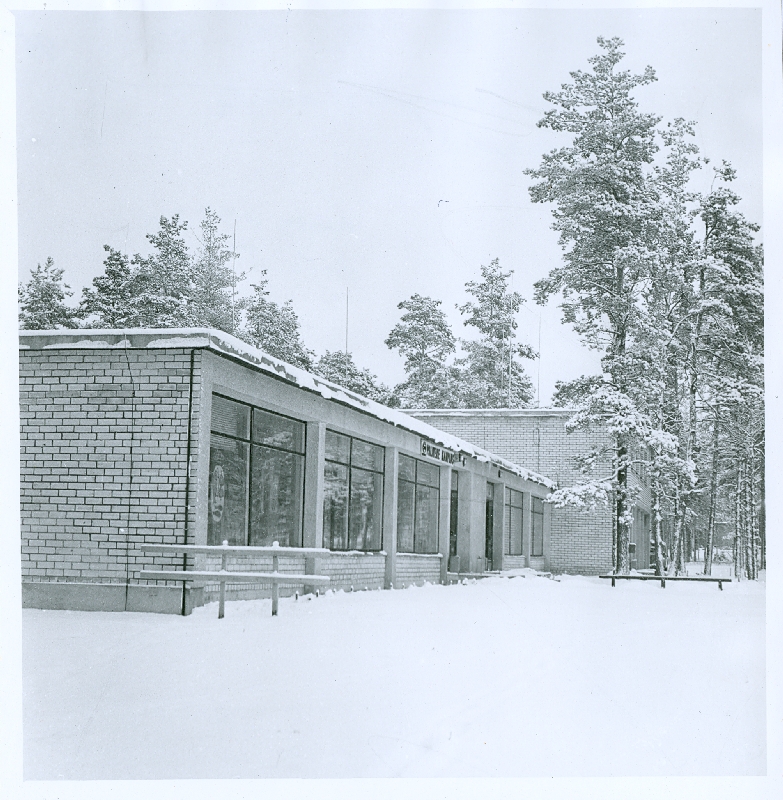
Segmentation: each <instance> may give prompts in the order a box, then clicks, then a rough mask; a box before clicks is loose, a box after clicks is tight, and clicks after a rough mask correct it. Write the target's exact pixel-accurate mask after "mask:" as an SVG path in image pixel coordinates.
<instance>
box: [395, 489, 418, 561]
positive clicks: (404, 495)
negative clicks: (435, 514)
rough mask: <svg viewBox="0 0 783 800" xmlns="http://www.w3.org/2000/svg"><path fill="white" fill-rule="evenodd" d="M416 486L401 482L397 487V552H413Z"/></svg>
mask: <svg viewBox="0 0 783 800" xmlns="http://www.w3.org/2000/svg"><path fill="white" fill-rule="evenodd" d="M415 500H416V484H415V483H411V482H409V481H400V482H399V484H398V486H397V552H398V553H412V552H413V511H414V507H415Z"/></svg>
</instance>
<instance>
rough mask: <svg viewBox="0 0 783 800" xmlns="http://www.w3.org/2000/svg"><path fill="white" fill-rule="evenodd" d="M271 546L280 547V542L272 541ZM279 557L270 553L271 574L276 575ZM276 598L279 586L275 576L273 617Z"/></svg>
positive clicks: (275, 608)
mask: <svg viewBox="0 0 783 800" xmlns="http://www.w3.org/2000/svg"><path fill="white" fill-rule="evenodd" d="M272 547H280V543H279V542H272ZM279 559H280V557H279V556H278V555H277V553H273V554H272V572H273V574H274V575H275V576H276V575H277V568H278V565H279V563H280V561H279ZM278 598H279V588H278V583H277V579H276V578H275V579H273V581H272V616H273V617H276V616H277V601H278Z"/></svg>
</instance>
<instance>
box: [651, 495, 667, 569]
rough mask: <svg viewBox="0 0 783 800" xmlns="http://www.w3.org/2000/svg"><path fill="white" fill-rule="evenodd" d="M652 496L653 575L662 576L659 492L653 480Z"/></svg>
mask: <svg viewBox="0 0 783 800" xmlns="http://www.w3.org/2000/svg"><path fill="white" fill-rule="evenodd" d="M650 494H651V495H652V497H651V499H652V535H653V543H654V544H653V546H654V548H655V574H656V575H663V574H664V566H663V548H662V547H661V491H660V485H659V483H658V481H657V480H653V481H652V484H651V486H650Z"/></svg>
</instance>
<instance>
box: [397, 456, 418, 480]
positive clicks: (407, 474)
mask: <svg viewBox="0 0 783 800" xmlns="http://www.w3.org/2000/svg"><path fill="white" fill-rule="evenodd" d="M399 476H400V480H401V481H412V482H415V480H416V460H415V459H413V458H411V457H410V456H403V455H400V468H399Z"/></svg>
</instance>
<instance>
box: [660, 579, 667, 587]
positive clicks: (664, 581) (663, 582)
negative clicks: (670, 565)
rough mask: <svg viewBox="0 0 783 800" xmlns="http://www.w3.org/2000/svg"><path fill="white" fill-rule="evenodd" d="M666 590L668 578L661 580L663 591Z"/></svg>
mask: <svg viewBox="0 0 783 800" xmlns="http://www.w3.org/2000/svg"><path fill="white" fill-rule="evenodd" d="M665 588H666V578H661V589H665Z"/></svg>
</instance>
